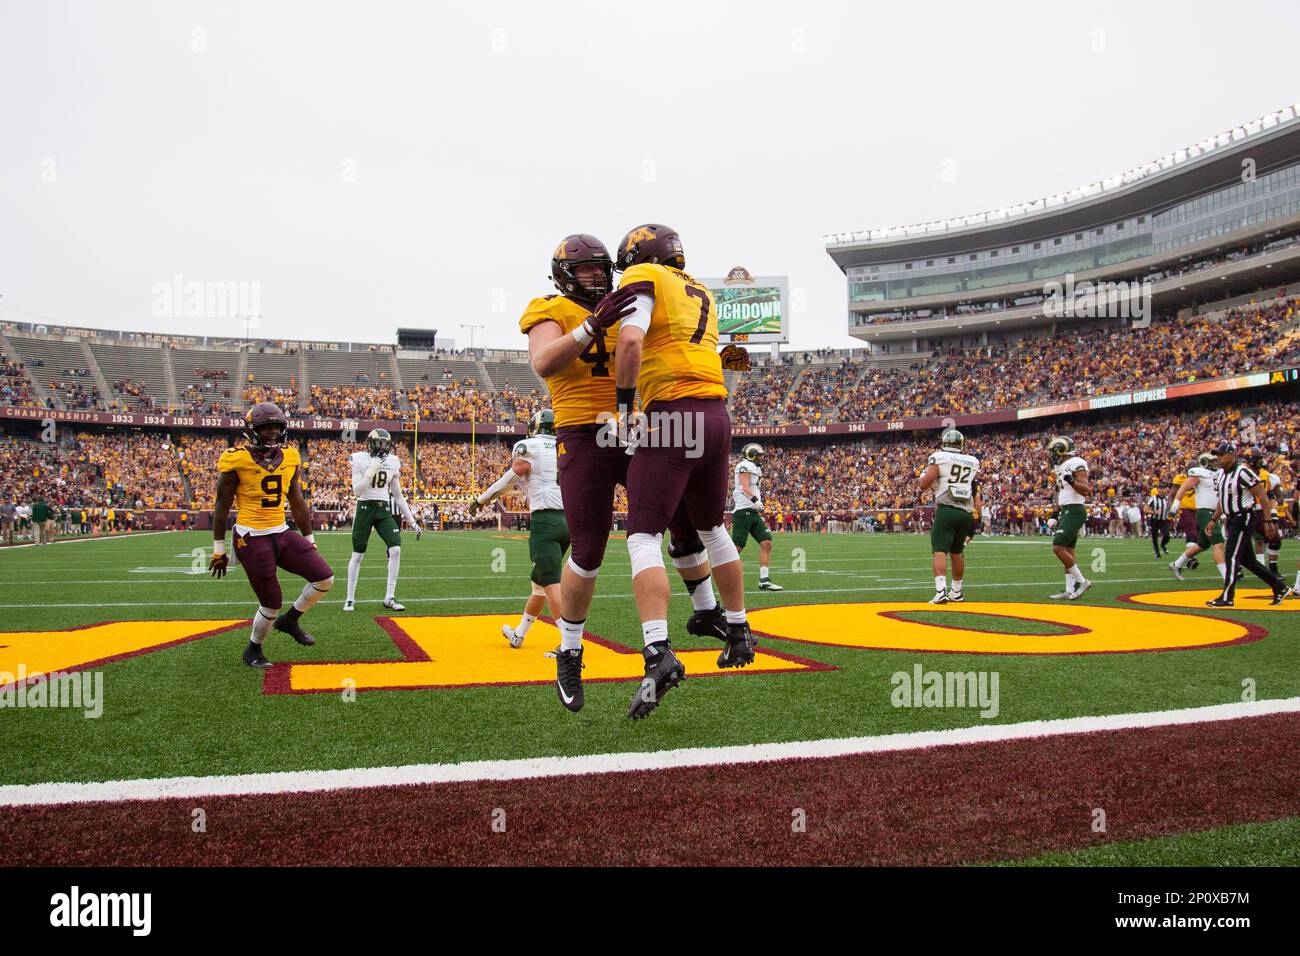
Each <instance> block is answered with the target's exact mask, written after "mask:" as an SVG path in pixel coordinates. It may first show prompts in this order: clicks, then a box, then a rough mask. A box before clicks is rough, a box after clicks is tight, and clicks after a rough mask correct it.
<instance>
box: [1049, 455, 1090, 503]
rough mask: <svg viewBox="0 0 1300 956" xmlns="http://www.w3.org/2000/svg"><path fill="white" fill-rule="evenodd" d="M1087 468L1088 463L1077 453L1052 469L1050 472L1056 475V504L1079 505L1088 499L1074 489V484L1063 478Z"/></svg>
mask: <svg viewBox="0 0 1300 956" xmlns="http://www.w3.org/2000/svg"><path fill="white" fill-rule="evenodd" d="M1087 470H1088V463H1087V462H1086V461H1084V460H1083V459H1082V458H1080V457H1079V456H1078V455H1074V456H1072V457H1070V458H1067V459H1065V461H1063V462H1061V463H1060V464H1059V465H1057V466H1056V467H1054V468H1053V469H1052V472H1053V473H1054V474H1055V475H1056V503H1057V504H1058V505H1081V504H1083V503H1084V502H1085V501H1087V500H1088V499H1086V498H1085V497H1083V495H1081V494H1079V493H1078V492H1077V491H1075V490H1074V486H1073V485H1071V484H1070V483H1069V482H1068V481H1066V480H1065V478H1066V476H1067V475H1072V474H1074V473H1075V472H1076V471H1087Z"/></svg>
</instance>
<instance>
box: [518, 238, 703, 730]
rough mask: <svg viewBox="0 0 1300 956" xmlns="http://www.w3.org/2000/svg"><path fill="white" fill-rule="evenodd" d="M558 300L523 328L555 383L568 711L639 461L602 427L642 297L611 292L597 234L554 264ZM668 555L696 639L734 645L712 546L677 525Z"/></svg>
mask: <svg viewBox="0 0 1300 956" xmlns="http://www.w3.org/2000/svg"><path fill="white" fill-rule="evenodd" d="M551 279H552V281H553V282H554V283H555V287H556V289H558V290H559V293H560V294H558V295H548V296H543V297H541V298H537V299H534V300H533V301H532V302H530V303H529V304H528V308H527V309H526V310H525V311H524V314H523V317H522V318H521V319H520V320H519V329H520V331H521V332H523V333H524V334H525V335H527V336H528V355H529V359H530V360H531V362H532V365H533V370H534V371H536V372H537V374H538V375H540V376H542V378H544V379H545V380H546V387H547V390H548V391H549V392H550V397H551V408H552V410H553V412H554V419H555V431H556V449H555V450H556V460H557V467H558V472H559V485H560V491H561V494H562V497H563V500H564V510H565V517H566V519H567V524H568V531H569V540H570V545H571V550H570V552H569V558H568V560H567V561H566V562H565V563H564V566H563V568H562V569H561V577H560V594H561V597H560V601H561V608H560V609H557V608H555V607H554V605H552V611H557V610H558V612H559V620H558V622H557V623H558V625H559V630H560V646H559V648H557V650H556V652H555V654H556V688H557V693H558V694H559V697H560V701H561V703H563V704H564V706H565V707H567V708H568V709H569V710H573V711H577V710H579V709H581V707H582V704H583V693H582V666H583V665H582V634H583V629H584V625H585V623H586V619H587V612H588V611H589V610H590V608H591V602H592V598H593V597H594V595H595V591H596V576H597V573H598V572H599V570H600V566H601V564H602V563H603V562H604V559H605V548H606V546H607V544H608V542H609V533H610V529H611V528H612V526H613V521H614V493H615V489H616V487H617V486H618V485H620V484H621V485H624V486H625V487H626V485H627V480H628V479H627V473H628V465H629V463H630V461H631V458H630V457H629V456H628V454H627V449H626V448H624V447H622V446H620V445H618V444H617V443H616V442H609V441H602V437H601V436H602V431H604V429H605V426H604V424H602V422H603V421H604V420H605V419H607V418H608V417H609V416H611V415H613V414H614V412H615V410H616V408H615V405H616V403H615V390H614V376H613V366H614V358H615V356H614V341H615V339H616V337H617V336H618V332H619V321H620V320H621V319H622V318H624V317H625V316H627V315H630V314H631V312H632V309H631V307H630V306H631V303H632V301H633V298H634V293H631V292H625V293H622V294H616V293H611V291H610V290H611V287H612V283H613V259H612V258H611V257H610V255H609V250H608V249H606V248H605V244H604V243H602V242H601V241H600V240H599V239H597V238H596V237H595V236H591V235H587V234H585V233H575V234H573V235H570V236H566V237H565V238H564V239H563V240H562V241H561V242H560V244H559V245H558V246H557V247H556V248H555V251H554V253H553V254H552V257H551ZM670 533H671V535H672V547H670V549H669V554H670V555H671V556H672V559H673V564H674V565H675V566H676V567H677V569H678V572H679V573H680V574H681V576H682V580H683V581H684V582H685V583H686V588H687V591H689V592H690V595H691V604H692V607H693V608H694V613H693V614H692V615H691V617H690V620H689V621H688V622H687V625H686V628H687V631H688V632H689V633H691V634H697V635H701V636H713V637H716V638H718V639H720V640H725V639H726V621H725V618H724V616H723V612H722V609H721V608H720V607H718V603H717V600H716V598H715V597H714V595H713V584H712V581H711V579H710V578H711V571H710V568H709V563H708V557H707V555H706V554H705V548H704V544H703V542H702V541H701V540H700V538H699V536H698V535H697V534H696V533H695V532H694V530H693V529H692V528H691V527H690V525H689V523H687V522H684V521H681V520H678V519H676V518H675V520H674V522H673V524H672V526H671V529H670Z"/></svg>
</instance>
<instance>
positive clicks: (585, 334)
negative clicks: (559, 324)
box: [569, 319, 596, 345]
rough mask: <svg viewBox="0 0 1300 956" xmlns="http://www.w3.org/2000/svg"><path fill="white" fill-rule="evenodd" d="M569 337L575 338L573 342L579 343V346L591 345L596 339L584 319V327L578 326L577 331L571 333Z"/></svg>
mask: <svg viewBox="0 0 1300 956" xmlns="http://www.w3.org/2000/svg"><path fill="white" fill-rule="evenodd" d="M569 335H571V336H572V337H573V341H575V342H577V343H578V344H579V345H589V344H590V343H591V340H592V339H594V338H595V337H596V336H594V335H592V334H591V331H590V330H589V328H588V326H587V320H586V319H583V320H582V325H580V326H578V327H577V328H576V329H574V330H573V331H572V332H570V333H569Z"/></svg>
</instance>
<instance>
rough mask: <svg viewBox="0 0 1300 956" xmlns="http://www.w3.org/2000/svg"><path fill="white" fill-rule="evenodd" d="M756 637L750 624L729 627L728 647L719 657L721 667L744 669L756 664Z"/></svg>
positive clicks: (730, 625)
mask: <svg viewBox="0 0 1300 956" xmlns="http://www.w3.org/2000/svg"><path fill="white" fill-rule="evenodd" d="M755 643H756V642H755V641H754V635H753V634H752V633H750V630H749V623H748V622H745V623H742V624H728V625H727V646H726V647H724V648H723V649H722V653H721V654H719V655H718V666H719V667H744V666H745V665H746V664H752V663H754V644H755Z"/></svg>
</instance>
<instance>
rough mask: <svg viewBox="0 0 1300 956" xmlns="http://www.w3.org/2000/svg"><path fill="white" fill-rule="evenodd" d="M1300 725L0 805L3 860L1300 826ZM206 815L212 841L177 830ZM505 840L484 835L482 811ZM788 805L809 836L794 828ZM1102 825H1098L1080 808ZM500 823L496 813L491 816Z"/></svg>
mask: <svg viewBox="0 0 1300 956" xmlns="http://www.w3.org/2000/svg"><path fill="white" fill-rule="evenodd" d="M1297 740H1300V714H1277V715H1270V716H1263V717H1254V718H1246V719H1241V720H1229V721H1220V722H1215V723H1205V724H1196V725H1182V726H1178V725H1175V726H1168V727H1156V728H1142V729H1129V730H1115V731H1101V732H1096V733H1090V734H1074V735H1065V736H1056V737H1040V738H1033V739H1027V740H1016V741H1005V742H997V743H982V744H969V745H957V746H947V747H938V748H931V749H926V750H915V751H904V752H897V753H882V754H868V755H861V756H851V757H836V758H828V759H801V760H788V761H780V762H772V763H762V764H746V765H728V766H713V767H695V768H685V769H675V770H658V771H635V772H628V773H607V774H599V775H591V776H570V777H549V778H543V779H535V780H514V781H500V782H476V783H457V784H437V785H428V786H408V787H386V788H374V789H356V790H336V791H330V792H325V793H308V794H285V795H256V796H243V797H209V798H197V799H181V800H157V801H140V802H130V803H97V804H79V805H63V806H43V807H4V808H0V859H3V860H4V861H5V863H6V864H8V865H11V866H12V865H221V864H234V865H247V864H263V865H266V864H271V865H285V864H324V865H347V864H461V865H467V864H473V865H484V864H503V865H512V864H535V865H546V864H591V865H598V864H607V865H620V864H638V865H643V864H675V865H719V864H742V865H764V864H801V865H815V864H884V865H912V864H957V863H968V862H980V861H992V860H1001V859H1012V858H1019V857H1026V856H1032V855H1036V854H1039V853H1044V852H1048V851H1052V850H1070V849H1078V848H1083V847H1087V846H1092V845H1095V844H1097V843H1104V842H1127V841H1131V840H1138V839H1144V838H1147V837H1152V836H1160V835H1165V834H1173V833H1180V832H1187V831H1196V830H1204V829H1209V828H1213V827H1220V826H1225V825H1229V824H1235V823H1245V822H1258V821H1266V820H1275V819H1280V818H1284V817H1290V816H1296V815H1300V779H1298V776H1297V769H1296V765H1295V761H1294V753H1295V746H1296V742H1297ZM197 807H201V808H202V809H203V810H204V811H205V813H206V818H207V832H206V833H195V832H193V831H192V829H191V821H192V814H193V811H194V809H195V808H197ZM498 809H499V810H503V811H504V812H505V832H494V830H493V827H492V822H493V819H494V812H496V811H497V810H498ZM796 809H799V810H802V811H804V814H805V815H806V832H803V833H796V832H793V831H792V820H793V819H794V811H795V810H796ZM1096 809H1102V810H1104V811H1105V813H1106V823H1107V832H1106V833H1094V832H1093V830H1092V823H1093V819H1094V811H1095V810H1096ZM496 816H497V818H498V819H499V818H500V814H499V813H497V814H496Z"/></svg>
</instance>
